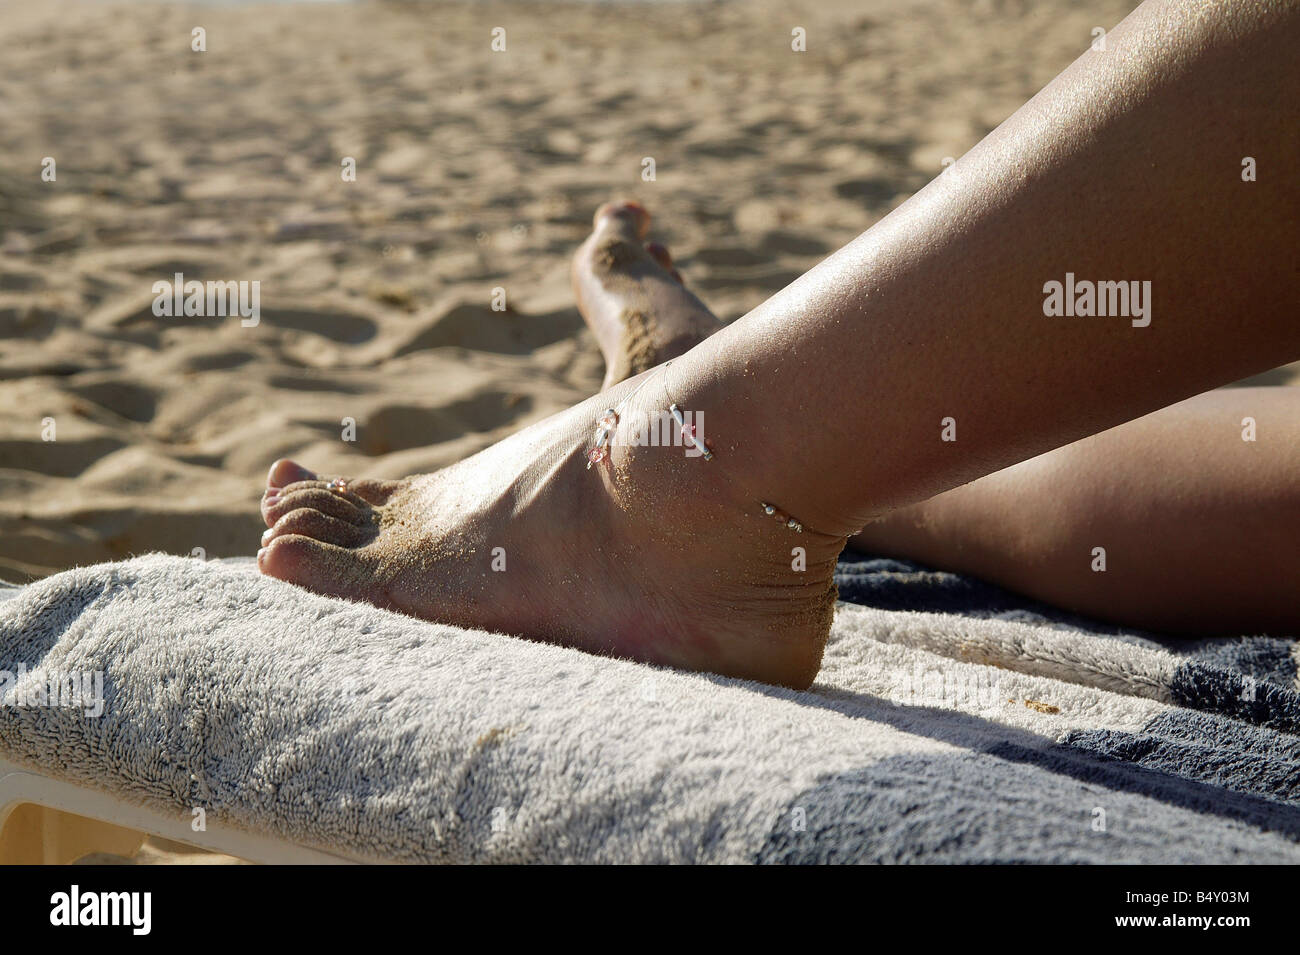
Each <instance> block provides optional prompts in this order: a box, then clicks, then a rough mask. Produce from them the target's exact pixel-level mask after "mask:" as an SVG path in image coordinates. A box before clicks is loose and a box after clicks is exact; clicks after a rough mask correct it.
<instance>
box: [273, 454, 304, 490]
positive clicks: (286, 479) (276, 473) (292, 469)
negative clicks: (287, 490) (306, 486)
mask: <svg viewBox="0 0 1300 955" xmlns="http://www.w3.org/2000/svg"><path fill="white" fill-rule="evenodd" d="M314 480H316V475H315V474H313V473H312V472H311V471H308V470H307V469H306V468H305V467H303V466H302V465H301V464H299V463H298V462H297V461H291V460H289V459H288V458H281V459H280V460H278V461H276V462H275V463H274V464H272V465H271V470H270V471H269V472H267V475H266V486H267V488H268V489H274V488H283V487H287V486H289V485H290V484H294V483H296V482H298V481H314Z"/></svg>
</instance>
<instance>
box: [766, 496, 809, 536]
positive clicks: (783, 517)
mask: <svg viewBox="0 0 1300 955" xmlns="http://www.w3.org/2000/svg"><path fill="white" fill-rule="evenodd" d="M758 503H759V506H760V507H762V508H763V513H764V514H766V515H767V516H768V517H775V518H776V519H777V520H778V521H780V522H781V523H782V524H784V525H785V526H786V527H788V528H790V530H792V531H794V532H796V533H798V534H802V533H803V525H802V524H800V523H799V522H798V521H796V520H795V519H794V518H793V517H791V516H790V515H789V514H786V513H784V512H782V511H781V510H780V509H779V508H776V507H773V506H772V505H771V504H768V503H767V502H766V501H759V502H758Z"/></svg>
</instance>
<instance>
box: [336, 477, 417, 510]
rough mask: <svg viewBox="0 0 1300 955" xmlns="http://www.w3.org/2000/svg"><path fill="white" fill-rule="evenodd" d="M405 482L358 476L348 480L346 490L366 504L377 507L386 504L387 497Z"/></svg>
mask: <svg viewBox="0 0 1300 955" xmlns="http://www.w3.org/2000/svg"><path fill="white" fill-rule="evenodd" d="M405 484H406V482H405V481H381V480H377V479H375V478H358V479H357V480H355V481H349V482H348V490H349V491H351V492H352V493H353V494H355V495H356V496H357V497H359V498H361V500H363V501H365V502H366V503H367V504H373V505H375V506H376V507H378V506H379V505H381V504H387V503H388V499H389V498H390V497H392V496H393V495H394V494H396V493H397V492H398V491H399V490H401V488H402V487H403V486H404V485H405Z"/></svg>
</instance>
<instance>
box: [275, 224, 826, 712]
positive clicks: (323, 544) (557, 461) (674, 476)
mask: <svg viewBox="0 0 1300 955" xmlns="http://www.w3.org/2000/svg"><path fill="white" fill-rule="evenodd" d="M602 212H603V213H605V214H604V215H603V216H601V217H598V220H597V227H596V232H595V234H594V235H593V237H592V238H591V239H589V240H588V241H587V242H586V243H584V245H583V246H582V248H581V249H580V250H579V253H578V256H577V260H576V261H575V264H574V284H575V287H576V288H577V289H578V290H579V301H580V303H581V304H582V308H583V311H584V314H585V315H586V316H587V318H588V321H589V322H591V323H592V326H593V328H594V329H595V330H596V334H597V337H598V339H599V340H601V342H602V345H604V344H605V343H606V342H607V341H609V340H612V339H613V338H614V337H615V333H617V332H618V326H617V325H616V324H615V323H616V322H618V321H621V320H622V316H623V315H625V313H627V312H628V311H629V310H632V309H635V310H638V311H639V312H641V314H642V315H643V316H644V319H645V323H644V327H645V328H647V329H650V330H651V332H650V335H649V337H648V338H646V339H644V340H642V341H641V343H640V344H638V350H639V351H638V357H637V359H636V361H635V362H634V361H632V359H628V358H626V355H624V353H623V352H622V351H621V348H622V345H621V342H622V341H623V340H624V339H623V336H622V335H621V334H620V335H619V342H616V343H615V344H614V345H613V346H612V347H613V348H614V350H613V351H608V352H607V357H609V358H610V359H612V360H611V361H610V366H611V369H613V368H614V367H615V366H616V364H617V363H618V361H620V360H621V359H626V360H627V362H628V366H629V367H636V364H637V363H638V362H651V363H652V364H653V363H657V361H658V360H659V359H661V358H667V357H670V354H662V355H661V353H660V352H659V349H660V348H663V349H665V350H666V351H669V352H670V353H671V349H672V348H678V347H683V346H684V347H686V348H689V347H690V344H687V342H688V341H690V339H691V338H692V336H698V337H703V334H701V332H702V330H703V328H709V327H710V326H708V325H707V324H706V322H712V323H714V326H713V327H716V319H713V316H712V315H710V314H709V312H708V310H707V309H706V308H705V307H704V306H703V304H701V303H700V302H699V300H698V299H696V298H695V297H694V296H692V295H690V293H689V292H686V290H685V289H684V287H682V286H681V284H680V282H678V281H677V280H676V279H674V278H673V276H672V274H671V271H670V270H671V263H670V262H668V261H667V260H666V254H662V255H661V254H660V253H659V252H658V251H657V250H656V251H654V252H650V251H647V250H646V249H645V248H644V247H643V246H642V245H641V244H640V240H641V239H642V238H643V237H644V234H645V224H646V222H647V221H648V218H646V217H645V213H644V210H640V209H639V207H635V206H629V204H620V205H617V206H607V207H605V209H604V210H602ZM611 220H612V221H611ZM616 244H620V245H624V246H626V248H618V249H615V248H613V246H614V245H616ZM660 309H664V310H663V311H661V310H660ZM611 319H612V320H611ZM704 334H707V332H704ZM634 337H635V336H634ZM691 343H692V344H693V342H691ZM642 345H644V348H642ZM615 374H616V373H615V372H613V371H611V375H610V376H609V380H610V382H611V384H610V387H609V390H608V391H606V392H604V393H602V394H601V395H598V396H596V397H594V398H591V399H589V400H587V401H585V402H583V403H581V404H579V405H577V406H575V407H574V408H571V409H569V410H568V411H565V412H562V413H560V414H558V415H555V416H553V417H551V418H548V419H547V420H545V421H542V422H539V423H538V424H536V425H533V426H532V427H530V428H527V429H525V430H523V431H521V432H519V433H518V434H515V435H512V436H511V437H510V438H507V439H506V440H505V441H502V442H500V443H499V444H496V445H494V446H493V447H491V448H488V449H487V450H485V451H483V452H481V453H479V454H477V455H475V456H474V457H472V458H468V459H467V460H465V461H461V462H459V463H457V464H455V465H453V466H452V467H449V468H446V469H444V470H442V471H438V472H436V473H434V474H427V475H420V476H417V477H412V478H408V479H406V480H403V481H367V480H357V481H347V482H345V483H344V484H343V485H342V486H338V485H337V484H336V486H334V487H333V488H331V487H330V486H329V485H328V484H327V482H326V481H324V480H322V479H320V478H318V477H317V476H316V475H315V474H313V473H311V472H310V471H307V470H306V469H304V468H302V467H300V466H299V465H297V464H295V463H294V462H292V461H287V460H282V461H277V462H276V463H275V464H274V465H273V466H272V468H271V472H270V474H269V475H268V479H267V492H266V496H265V497H264V499H263V502H262V514H263V517H264V518H265V520H266V523H267V527H268V528H269V530H268V531H267V532H266V535H265V536H264V538H263V548H262V550H260V551H259V552H258V566H259V567H260V568H261V570H262V572H263V573H265V574H268V575H270V576H273V577H278V578H280V579H282V580H287V581H290V582H292V583H296V584H299V585H301V586H303V587H306V588H308V589H310V590H314V591H316V592H318V593H324V594H329V595H334V596H341V597H346V598H350V599H353V600H360V601H366V602H369V603H373V604H376V605H378V606H381V607H386V608H389V609H394V610H398V611H401V612H404V613H408V614H411V615H413V616H417V617H422V618H425V619H429V620H437V621H441V622H446V623H452V624H458V625H461V626H469V627H479V628H483V629H488V630H495V631H500V632H505V633H511V634H517V635H520V636H524V637H528V638H531V639H537V640H544V641H548V642H554V643H560V644H564V645H567V646H573V647H578V648H581V649H584V650H588V651H591V652H597V653H606V654H611V655H616V656H623V657H629V658H631V659H635V660H641V661H645V662H651V663H661V664H668V665H672V666H680V667H685V668H689V669H695V670H711V671H714V672H718V673H723V674H726V675H729V676H739V677H745V678H750V679H756V680H762V681H764V682H769V683H779V684H784V685H787V686H793V687H800V688H802V687H806V686H808V685H809V684H810V683H811V682H812V680H813V678H814V677H815V676H816V673H817V670H818V668H819V666H820V664H821V656H822V650H823V647H824V644H825V640H826V635H827V633H828V632H829V629H830V621H831V614H832V608H833V603H834V586H833V584H832V581H831V575H832V571H833V569H834V566H835V558H836V556H837V555H838V553H839V550H840V548H841V546H842V545H843V539H842V538H836V537H831V536H828V535H822V534H817V533H814V532H811V531H808V532H805V533H795V532H793V531H791V530H789V529H787V528H785V527H784V526H782V525H781V524H780V523H778V522H776V521H773V520H771V519H770V518H768V517H765V516H763V515H762V512H761V510H760V511H757V512H756V509H755V506H754V505H755V502H754V501H751V500H748V499H745V498H744V495H743V494H742V493H741V492H739V491H738V490H737V487H738V485H737V482H735V481H734V480H732V478H733V475H730V474H729V472H728V471H727V469H726V467H725V466H721V467H720V466H719V465H718V463H717V462H712V463H706V462H705V461H704V460H702V459H701V458H698V457H688V456H687V455H686V454H685V453H684V449H683V448H682V447H680V446H678V447H664V446H643V445H633V444H630V443H628V442H627V441H626V439H625V438H624V435H623V432H624V430H625V428H624V423H625V422H627V421H630V420H633V419H635V417H636V416H637V415H638V414H658V413H660V412H661V411H662V409H663V408H664V406H665V404H666V400H667V396H666V394H665V393H664V392H663V390H662V389H661V388H657V387H656V383H657V382H656V380H655V378H654V377H653V376H655V374H656V373H655V372H650V373H649V375H648V376H639V377H637V378H635V379H633V380H630V381H627V382H618V381H617V379H616V378H615ZM647 379H649V380H647ZM643 384H645V385H646V387H644V388H642V387H641V385H643ZM629 396H630V397H629ZM610 407H615V408H619V412H620V419H621V420H620V425H619V427H620V432H619V435H618V437H617V438H616V440H615V442H614V444H613V445H612V453H611V456H610V458H609V459H608V460H607V461H604V462H601V463H600V464H598V465H596V466H595V467H593V468H591V469H590V470H588V469H587V467H586V465H587V458H586V455H587V451H588V450H589V449H590V448H591V446H592V445H593V443H594V442H593V435H594V432H595V429H596V421H597V420H598V418H599V417H600V416H601V414H602V412H603V411H604V410H605V409H606V408H610Z"/></svg>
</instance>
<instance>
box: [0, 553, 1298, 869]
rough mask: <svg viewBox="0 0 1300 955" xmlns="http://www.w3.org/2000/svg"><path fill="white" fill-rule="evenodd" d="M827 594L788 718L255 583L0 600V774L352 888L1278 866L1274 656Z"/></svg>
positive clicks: (865, 584)
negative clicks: (18, 767)
mask: <svg viewBox="0 0 1300 955" xmlns="http://www.w3.org/2000/svg"><path fill="white" fill-rule="evenodd" d="M838 583H839V586H840V593H841V598H842V602H841V604H840V605H839V606H838V608H837V613H836V619H835V624H834V629H833V632H832V635H831V639H830V642H829V644H828V647H827V651H826V658H825V664H824V667H823V669H822V672H821V674H820V675H819V677H818V679H817V682H816V684H815V685H814V686H813V687H812V689H811V690H809V691H807V692H794V691H791V690H787V689H782V688H778V687H773V686H767V685H763V684H758V683H752V682H746V681H742V680H734V679H728V678H724V677H720V676H717V675H713V674H704V673H686V672H681V671H676V670H672V669H667V668H663V667H653V666H647V665H643V664H637V663H633V662H630V661H626V660H618V659H611V658H604V657H598V656H593V655H589V654H586V653H582V652H579V651H576V650H568V649H563V648H559V647H554V646H548V645H545V644H540V643H532V642H529V641H527V640H524V639H520V638H517V637H513V636H503V635H499V634H490V633H485V632H480V631H474V630H463V629H459V628H455V627H449V626H443V625H438V624H432V623H427V622H423V621H419V620H415V619H412V618H408V617H405V616H402V615H399V614H395V613H391V612H387V611H383V610H378V609H375V608H373V607H370V606H367V605H362V604H354V603H349V602H345V601H341V600H335V599H329V598H325V597H319V596H316V595H313V594H309V593H307V592H305V591H303V590H301V589H299V588H296V587H293V586H291V585H289V584H285V583H283V582H280V581H276V580H272V579H269V578H265V577H262V576H260V575H259V574H258V573H257V572H256V569H255V567H253V565H252V563H251V561H207V562H205V561H202V560H200V559H197V558H181V557H172V556H166V555H162V554H152V555H147V556H143V557H138V558H135V559H132V560H127V561H123V562H118V563H110V564H100V565H97V566H91V567H83V568H78V569H74V570H69V571H66V572H64V573H60V574H56V575H54V576H52V577H49V578H46V579H44V580H41V581H39V582H36V583H33V584H30V585H27V586H24V587H20V588H12V589H10V590H8V591H6V592H5V593H4V599H0V671H4V672H0V759H6V760H9V761H12V762H17V763H20V764H24V765H29V766H32V767H35V768H37V769H39V770H40V771H41V772H43V773H45V774H47V775H51V776H55V777H58V778H62V779H66V780H69V781H72V782H75V783H79V784H82V785H85V786H88V787H93V788H97V789H101V790H106V791H109V792H111V793H114V794H117V795H119V796H122V797H124V798H126V799H129V800H131V801H134V802H138V803H141V804H144V805H147V806H149V807H151V808H154V809H159V810H162V811H166V812H171V813H175V814H176V815H177V816H178V817H183V818H186V819H188V818H189V817H190V815H191V813H192V811H193V810H194V809H195V808H202V809H204V810H205V812H206V814H207V818H208V819H209V820H220V821H221V822H223V823H225V824H228V825H233V826H237V827H239V828H243V829H246V830H250V831H253V832H257V833H263V834H269V835H274V836H278V837H281V838H284V839H288V840H291V841H293V842H295V843H299V844H302V845H306V846H310V847H317V848H322V849H327V850H329V851H332V852H336V853H341V854H344V855H346V856H349V857H352V858H355V859H357V860H360V861H393V862H747V863H812V862H922V863H926V862H1039V863H1057V862H1099V863H1100V862H1177V863H1187V862H1193V863H1208V862H1251V863H1265V862H1295V861H1300V846H1298V843H1300V806H1297V795H1298V794H1297V786H1300V773H1298V772H1297V768H1298V767H1300V736H1298V735H1297V729H1298V727H1300V697H1297V685H1296V656H1295V650H1296V644H1295V641H1294V640H1292V639H1289V638H1286V637H1285V636H1283V635H1244V634H1243V635H1237V636H1235V637H1230V638H1224V639H1219V640H1200V641H1186V640H1173V639H1169V638H1162V637H1160V636H1157V635H1152V634H1144V633H1136V632H1132V631H1123V630H1120V629H1118V628H1114V627H1107V626H1103V625H1099V624H1096V623H1093V622H1090V621H1085V620H1080V619H1076V618H1073V617H1070V616H1069V615H1066V614H1061V613H1058V612H1055V611H1052V610H1051V609H1050V608H1045V607H1042V606H1039V605H1035V604H1033V603H1032V602H1030V601H1026V600H1024V599H1022V598H1019V597H1016V596H1015V595H1012V594H1008V593H1005V592H1003V591H1000V590H998V589H996V588H993V587H990V586H988V585H985V584H981V583H979V582H978V581H974V580H971V579H969V578H964V577H959V576H956V575H952V574H942V573H936V572H933V571H929V570H927V569H925V568H921V567H917V566H916V565H912V564H907V563H903V562H898V561H888V560H878V559H869V558H856V557H853V556H852V555H846V559H845V560H844V561H842V562H841V564H840V568H839V574H838ZM96 675H98V676H97V677H96ZM96 679H98V684H97V683H96ZM38 691H39V692H38Z"/></svg>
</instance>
